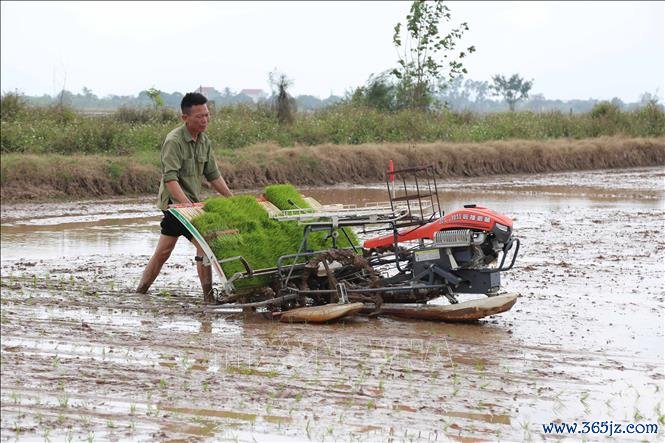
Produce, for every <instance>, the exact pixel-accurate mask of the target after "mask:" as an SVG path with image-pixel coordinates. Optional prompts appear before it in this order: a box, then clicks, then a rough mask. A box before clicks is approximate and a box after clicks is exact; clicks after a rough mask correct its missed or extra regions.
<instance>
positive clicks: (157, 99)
mask: <svg viewBox="0 0 665 443" xmlns="http://www.w3.org/2000/svg"><path fill="white" fill-rule="evenodd" d="M146 94H147V95H148V97H150V100H152V104H153V106H154V107H155V109H159V108H161V107H162V106H164V99H163V98H162V92H161V91H160V90H159V89H155V88H150V89H148V90H147V91H146Z"/></svg>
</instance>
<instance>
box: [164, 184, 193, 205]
mask: <svg viewBox="0 0 665 443" xmlns="http://www.w3.org/2000/svg"><path fill="white" fill-rule="evenodd" d="M164 185H165V186H166V189H168V191H169V194H171V197H173V198H175V199H176V201H177V202H178V203H180V204H186V203H192V202H191V200H190V199H188V198H187V196H186V195H185V193H184V192H183V191H182V188H181V187H180V183H179V182H178V180H170V181H167V182H165V183H164Z"/></svg>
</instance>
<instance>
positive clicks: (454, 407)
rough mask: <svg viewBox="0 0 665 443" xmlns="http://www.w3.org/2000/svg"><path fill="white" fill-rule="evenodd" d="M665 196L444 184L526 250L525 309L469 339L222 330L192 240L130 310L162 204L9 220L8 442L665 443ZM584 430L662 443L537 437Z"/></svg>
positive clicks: (508, 182)
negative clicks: (603, 427) (490, 212)
mask: <svg viewBox="0 0 665 443" xmlns="http://www.w3.org/2000/svg"><path fill="white" fill-rule="evenodd" d="M664 185H665V172H664V171H663V170H662V168H643V169H628V170H611V171H589V172H571V173H557V174H543V175H538V176H532V175H519V176H518V175H516V176H494V177H488V178H482V179H479V178H467V179H462V180H447V181H440V182H439V189H440V191H441V192H440V199H441V204H442V206H443V208H444V209H445V210H454V209H457V208H459V207H461V206H462V205H463V204H465V203H478V204H482V205H484V206H487V207H490V208H492V209H495V210H496V211H498V212H501V213H504V214H506V215H509V216H510V217H512V218H513V221H514V230H515V235H516V236H517V237H519V238H520V239H521V241H522V247H521V250H520V256H519V257H518V260H517V262H516V265H515V268H514V269H513V270H512V271H509V272H506V273H504V274H503V276H502V278H503V286H504V288H505V289H506V290H508V291H511V292H513V291H514V292H518V293H520V294H521V296H520V297H519V298H518V301H517V304H516V305H515V306H514V307H513V309H512V310H511V311H508V312H506V313H503V314H501V315H497V316H494V317H490V318H487V319H484V320H482V321H479V322H477V323H473V324H444V323H435V322H428V321H409V320H397V319H392V318H386V317H379V318H377V319H368V318H366V317H356V318H353V319H350V320H346V321H344V322H340V323H335V324H327V325H304V324H282V323H277V322H273V321H269V320H266V319H264V318H263V317H262V316H260V315H253V314H247V315H243V314H241V313H229V312H227V313H212V312H209V311H207V310H206V309H205V307H204V305H203V301H202V297H201V296H200V295H199V286H198V279H197V277H196V271H195V267H194V260H193V258H194V248H193V247H192V246H190V245H188V244H187V243H186V242H185V241H184V240H181V241H180V242H179V244H178V246H177V247H176V250H175V251H174V253H173V255H172V257H171V259H170V260H169V261H168V262H167V264H166V265H165V267H164V269H163V270H162V274H161V275H160V277H159V278H158V279H157V281H156V282H155V285H154V286H153V288H152V289H151V291H150V292H149V294H148V295H137V294H135V293H133V288H134V287H135V286H136V284H137V282H138V280H139V277H140V274H141V272H142V270H143V267H144V265H145V264H146V263H147V260H148V258H149V256H150V254H151V253H152V251H153V248H154V246H155V244H156V241H157V238H158V232H159V231H158V229H159V228H158V222H159V218H160V217H159V215H160V213H159V212H158V211H157V210H156V209H154V206H153V200H154V198H153V197H146V198H140V199H114V200H104V201H85V202H73V203H45V204H17V205H13V206H3V207H2V263H1V265H2V282H1V285H2V286H1V289H2V297H1V303H2V306H1V307H2V311H1V319H0V325H1V330H0V332H1V336H2V338H1V339H0V342H1V346H2V357H1V358H2V359H1V375H2V379H1V380H2V381H1V388H2V395H1V411H2V422H1V435H2V437H1V438H2V441H14V440H18V441H128V440H132V441H155V440H159V441H219V440H230V441H265V442H275V441H303V440H313V441H451V440H452V441H477V440H485V441H487V440H489V441H522V440H552V441H558V440H561V439H575V440H578V439H588V440H592V441H597V440H604V439H606V438H609V439H610V440H611V441H662V438H663V435H664V432H663V430H664V429H665V423H664V420H665V416H664V414H665V412H664V409H665V406H664V404H665V402H664V401H663V392H664V390H665V383H664V375H665V371H664V368H663V304H664V301H665V279H664V278H663V269H664V267H663V264H664V263H665V236H664V234H665V191H664V189H665V186H664ZM383 186H384V185H381V184H378V185H376V186H367V187H357V186H343V185H340V186H338V187H336V188H333V189H330V188H327V189H310V190H303V193H305V194H307V195H311V196H313V197H315V198H317V199H318V200H320V201H322V202H323V203H332V202H339V203H364V202H368V201H379V200H386V191H385V189H384V187H383ZM584 421H588V422H589V425H591V424H592V423H593V422H603V421H606V422H608V423H609V422H610V421H611V422H612V423H613V424H620V425H621V426H622V429H626V427H627V426H628V425H629V424H643V425H647V424H657V425H658V427H659V429H658V433H657V434H653V433H640V434H637V433H633V434H625V433H624V434H615V433H613V434H612V436H611V437H610V436H609V431H607V432H605V433H602V434H591V433H589V434H570V433H558V434H557V433H554V432H552V433H549V434H548V433H546V432H545V430H544V428H543V425H549V424H550V423H551V422H556V423H569V424H573V423H578V424H579V427H578V430H580V429H581V428H582V422H584ZM640 429H646V428H644V427H643V428H640ZM650 429H653V427H651V428H650Z"/></svg>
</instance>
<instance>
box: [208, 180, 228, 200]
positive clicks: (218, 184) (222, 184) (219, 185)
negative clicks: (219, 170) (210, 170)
mask: <svg viewBox="0 0 665 443" xmlns="http://www.w3.org/2000/svg"><path fill="white" fill-rule="evenodd" d="M210 185H211V186H212V187H213V188H215V191H217V192H218V193H220V194H221V195H224V196H226V197H233V193H232V192H231V190H230V189H229V187H228V186H227V185H226V181H224V177H222V176H221V175H220V176H219V177H217V178H216V179H214V180H212V181H211V182H210Z"/></svg>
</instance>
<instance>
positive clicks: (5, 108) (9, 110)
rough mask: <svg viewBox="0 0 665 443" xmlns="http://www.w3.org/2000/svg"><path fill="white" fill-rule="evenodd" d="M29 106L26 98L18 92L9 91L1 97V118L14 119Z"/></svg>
mask: <svg viewBox="0 0 665 443" xmlns="http://www.w3.org/2000/svg"><path fill="white" fill-rule="evenodd" d="M26 108H27V104H26V101H25V98H24V97H23V96H22V95H21V94H19V93H16V92H8V93H6V94H3V95H2V97H0V119H1V120H2V121H12V120H14V119H15V118H17V117H18V116H19V114H21V113H22V112H24V111H25V109H26Z"/></svg>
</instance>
